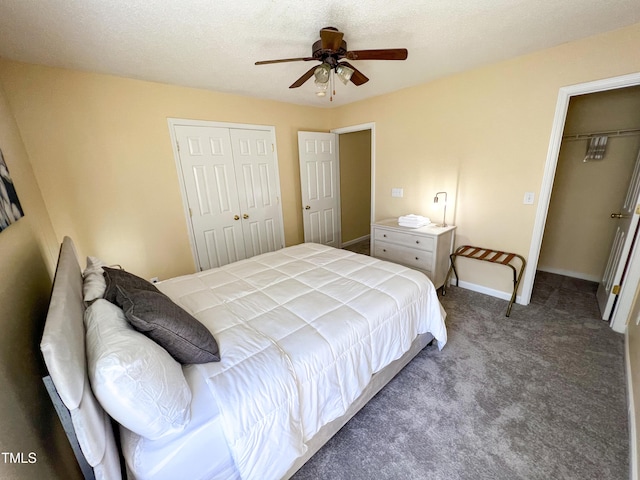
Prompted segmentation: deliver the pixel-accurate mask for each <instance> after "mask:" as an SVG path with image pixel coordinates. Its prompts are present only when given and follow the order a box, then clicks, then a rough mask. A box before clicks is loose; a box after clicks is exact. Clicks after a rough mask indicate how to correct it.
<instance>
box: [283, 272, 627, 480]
mask: <svg viewBox="0 0 640 480" xmlns="http://www.w3.org/2000/svg"><path fill="white" fill-rule="evenodd" d="M594 293H595V284H592V283H590V282H584V281H580V280H575V279H570V278H567V277H561V276H558V275H552V274H546V273H543V272H539V274H538V276H537V277H536V285H535V289H534V295H533V298H532V303H531V304H530V305H528V306H526V307H524V306H521V305H514V307H513V310H512V312H511V317H510V318H506V317H505V316H504V313H505V311H506V307H507V302H506V301H504V300H499V299H496V298H493V297H488V296H485V295H482V294H479V293H474V292H471V291H468V290H463V289H460V288H455V287H452V288H451V289H449V290H447V295H446V296H445V297H442V303H443V305H444V307H445V309H446V311H447V313H448V317H447V329H448V333H449V343H448V344H447V346H446V347H445V348H444V349H443V350H442V351H441V352H439V351H438V350H437V348H436V347H435V346H431V345H430V346H428V347H427V348H425V349H424V350H423V351H422V352H421V353H420V354H419V355H418V356H417V357H416V358H415V359H414V360H413V361H412V362H411V363H410V364H409V365H408V366H407V367H405V369H404V370H403V371H402V372H400V374H399V375H398V376H397V377H396V378H395V379H394V380H392V381H391V382H390V383H389V385H387V386H386V387H385V388H384V389H383V390H382V391H381V392H380V393H379V394H378V395H377V396H376V397H374V398H373V399H372V400H371V401H370V402H369V403H368V404H367V405H366V406H365V407H364V408H363V410H361V411H360V412H359V413H358V414H357V415H356V416H355V417H354V418H353V419H352V420H351V421H350V422H349V423H348V424H347V425H346V426H345V427H344V428H343V429H342V430H341V431H340V432H338V434H337V435H336V436H335V437H334V438H332V439H331V440H330V441H329V442H328V443H327V445H325V447H324V448H323V449H322V450H321V451H319V452H318V453H317V454H316V455H315V456H314V457H313V458H312V459H311V460H310V461H309V462H308V463H307V464H306V465H305V466H303V468H302V469H301V470H300V471H299V472H298V473H297V474H296V475H295V477H294V478H295V479H296V480H304V479H437V480H454V479H455V480H457V479H505V480H506V479H509V480H514V479H527V480H529V479H545V480H547V479H599V480H603V479H615V480H622V479H627V478H629V467H628V453H629V452H628V450H629V445H628V443H629V435H628V430H627V428H628V427H627V412H626V403H627V400H626V383H625V374H624V337H623V335H620V334H616V333H614V332H613V331H612V330H611V329H610V328H609V326H608V324H607V323H606V322H603V321H602V320H599V319H598V308H597V304H596V302H595V295H594Z"/></svg>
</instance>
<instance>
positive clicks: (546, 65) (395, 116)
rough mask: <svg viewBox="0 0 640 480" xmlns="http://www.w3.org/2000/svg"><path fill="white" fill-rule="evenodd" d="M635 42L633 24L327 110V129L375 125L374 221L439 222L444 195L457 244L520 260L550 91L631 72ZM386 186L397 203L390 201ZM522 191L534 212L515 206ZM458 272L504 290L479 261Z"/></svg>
mask: <svg viewBox="0 0 640 480" xmlns="http://www.w3.org/2000/svg"><path fill="white" fill-rule="evenodd" d="M639 44H640V24H636V25H634V26H632V27H629V28H626V29H623V30H619V31H615V32H610V33H607V34H604V35H600V36H595V37H590V38H587V39H584V40H580V41H576V42H571V43H567V44H564V45H562V46H559V47H556V48H552V49H548V50H544V51H540V52H537V53H534V54H531V55H526V56H522V57H519V58H516V59H513V60H509V61H505V62H501V63H497V64H493V65H489V66H486V67H483V68H478V69H475V70H472V71H469V72H464V73H461V74H458V75H454V76H451V77H448V78H444V79H441V80H438V81H434V82H430V83H428V84H424V85H419V86H416V87H412V88H408V89H405V90H401V91H398V92H395V93H392V94H389V95H385V96H381V97H377V98H374V99H371V100H367V101H362V102H357V103H354V104H350V105H346V106H344V107H341V108H339V109H336V110H335V111H332V115H333V120H332V122H331V123H332V127H333V128H339V127H344V126H348V125H356V124H361V123H366V122H375V123H376V166H375V168H376V183H375V192H376V193H375V195H376V197H375V206H376V211H375V217H376V219H380V218H383V217H389V216H398V215H402V214H405V213H408V212H411V213H422V214H423V215H426V216H430V217H435V218H438V213H437V212H436V211H435V210H434V209H433V203H432V201H433V195H434V194H435V193H436V192H437V191H440V190H445V191H447V192H448V194H449V200H450V201H449V203H450V205H449V206H448V209H447V214H448V222H449V223H455V224H456V225H457V226H458V230H457V233H456V236H457V238H456V243H457V244H458V245H460V244H471V245H479V246H485V247H490V248H496V249H504V250H507V251H513V252H517V253H520V254H522V255H524V256H525V257H526V256H528V253H529V248H530V244H531V235H532V231H533V224H534V219H535V214H536V207H537V196H538V195H537V194H538V193H539V191H540V187H541V182H542V175H543V171H544V166H545V162H546V155H547V150H548V148H549V140H550V134H551V129H552V125H553V119H554V113H555V107H556V102H557V98H558V91H559V89H560V88H561V87H563V86H567V85H572V84H576V83H582V82H588V81H593V80H597V79H602V78H608V77H613V76H618V75H623V74H628V73H632V72H638V71H640V55H638V53H637V51H638V49H637V46H638V45H639ZM399 165H402V168H399ZM393 187H402V188H404V197H403V198H391V188H393ZM527 191H532V192H535V193H536V204H535V205H523V203H522V200H523V196H524V193H525V192H527ZM449 212H451V213H449ZM459 273H460V276H461V278H462V279H463V280H466V281H468V282H471V283H474V284H477V285H481V286H483V287H485V288H490V289H495V290H499V291H503V292H509V291H510V289H511V288H512V285H511V279H510V274H509V271H508V270H507V269H503V268H500V267H496V266H495V265H490V264H487V263H485V262H474V261H470V260H469V261H466V262H463V261H461V263H460V269H459Z"/></svg>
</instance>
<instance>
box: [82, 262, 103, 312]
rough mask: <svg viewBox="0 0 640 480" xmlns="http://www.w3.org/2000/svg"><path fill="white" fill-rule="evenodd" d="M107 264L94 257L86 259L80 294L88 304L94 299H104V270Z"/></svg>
mask: <svg viewBox="0 0 640 480" xmlns="http://www.w3.org/2000/svg"><path fill="white" fill-rule="evenodd" d="M106 266H107V264H106V263H104V262H103V261H102V260H100V259H99V258H96V257H87V268H85V270H84V272H82V278H83V279H84V280H83V282H82V293H83V295H84V301H85V302H87V303H89V302H92V301H93V300H95V299H96V298H102V297H104V291H105V290H106V289H107V282H106V280H105V279H104V275H103V273H104V270H103V269H102V267H106Z"/></svg>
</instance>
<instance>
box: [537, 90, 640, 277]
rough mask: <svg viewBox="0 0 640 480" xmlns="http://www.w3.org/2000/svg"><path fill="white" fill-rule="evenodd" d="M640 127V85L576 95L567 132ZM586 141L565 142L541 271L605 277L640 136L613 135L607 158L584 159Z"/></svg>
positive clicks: (563, 143)
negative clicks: (616, 215)
mask: <svg viewBox="0 0 640 480" xmlns="http://www.w3.org/2000/svg"><path fill="white" fill-rule="evenodd" d="M631 128H640V87H631V88H625V89H618V90H611V91H607V92H599V93H595V94H591V95H580V96H577V97H574V98H572V99H571V102H570V104H569V110H568V113H567V120H566V123H565V130H564V132H565V134H574V133H589V132H601V131H608V130H616V129H631ZM587 144H588V142H587V140H577V141H576V140H563V142H562V146H561V149H560V155H559V157H558V167H557V169H556V176H555V180H554V184H553V193H552V195H551V204H550V206H549V213H548V216H547V223H546V226H545V231H544V239H543V242H542V250H541V252H540V260H539V262H538V269H539V270H545V271H550V272H555V273H561V274H564V275H570V276H574V277H578V278H584V279H587V280H593V281H599V280H601V279H602V275H603V273H604V269H605V266H606V262H607V259H608V257H609V253H610V251H611V244H612V242H613V238H614V235H615V232H616V227H617V224H618V222H617V221H616V220H612V219H611V218H610V214H611V213H612V212H618V211H620V208H621V206H622V204H623V203H624V199H625V196H626V193H627V191H626V188H625V187H626V185H627V184H628V182H629V179H630V178H631V174H632V171H633V167H634V165H635V161H636V157H637V155H638V149H639V148H640V135H636V136H627V137H611V138H609V141H608V143H607V150H606V155H605V158H604V159H602V160H598V161H589V162H586V163H585V162H584V161H583V159H584V157H585V152H586V147H587Z"/></svg>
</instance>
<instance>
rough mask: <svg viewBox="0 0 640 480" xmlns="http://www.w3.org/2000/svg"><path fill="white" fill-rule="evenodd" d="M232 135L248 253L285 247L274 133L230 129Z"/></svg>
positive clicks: (254, 253) (248, 255) (258, 252)
mask: <svg viewBox="0 0 640 480" xmlns="http://www.w3.org/2000/svg"><path fill="white" fill-rule="evenodd" d="M230 136H231V145H232V148H233V159H234V165H235V177H236V184H237V187H238V200H239V203H240V210H241V212H242V226H243V232H244V245H245V250H246V252H247V257H251V256H253V255H258V254H260V253H266V252H272V251H273V250H277V249H279V248H282V247H283V246H284V241H283V240H284V239H283V238H282V235H281V232H282V227H281V225H280V198H279V192H278V179H277V176H278V170H277V168H276V161H275V153H274V147H273V143H272V142H273V140H272V136H271V133H270V132H267V131H263V130H245V129H231V130H230Z"/></svg>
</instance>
